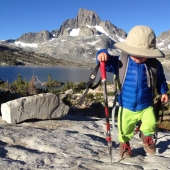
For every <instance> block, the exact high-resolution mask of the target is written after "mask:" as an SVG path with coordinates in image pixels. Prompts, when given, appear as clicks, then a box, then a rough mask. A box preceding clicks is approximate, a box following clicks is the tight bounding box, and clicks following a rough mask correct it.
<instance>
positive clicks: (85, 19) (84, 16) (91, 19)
mask: <svg viewBox="0 0 170 170" xmlns="http://www.w3.org/2000/svg"><path fill="white" fill-rule="evenodd" d="M76 21H77V27H83V26H86V25H90V26H95V25H99V23H100V22H101V20H100V18H99V17H98V15H97V14H96V13H95V12H94V11H90V10H86V9H84V8H80V9H79V11H78V15H77V17H76Z"/></svg>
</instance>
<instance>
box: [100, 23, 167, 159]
mask: <svg viewBox="0 0 170 170" xmlns="http://www.w3.org/2000/svg"><path fill="white" fill-rule="evenodd" d="M114 46H115V47H116V48H118V49H120V50H121V51H122V52H123V53H126V54H127V55H128V62H127V63H128V64H127V70H126V75H125V78H124V83H123V86H122V89H121V91H120V94H119V95H118V102H119V113H118V140H119V142H120V145H119V150H120V156H121V157H122V158H129V157H131V155H132V151H131V148H130V142H129V141H130V139H131V138H132V137H133V135H134V128H135V125H136V123H137V122H138V121H139V120H141V122H142V124H141V126H140V131H141V134H140V138H141V140H142V141H143V148H144V150H145V152H147V153H149V154H155V152H156V146H155V143H154V141H153V139H152V135H153V134H154V133H155V129H156V118H155V114H154V109H153V98H154V94H153V91H152V87H151V86H149V83H148V82H149V80H148V77H147V74H148V70H149V62H150V61H152V60H150V59H151V58H162V57H164V54H163V53H162V52H161V51H160V50H158V49H157V48H156V36H155V33H154V31H153V30H152V29H151V28H150V27H148V26H142V25H139V26H135V27H134V28H132V29H131V30H130V32H129V34H128V36H127V39H126V42H119V43H116V44H115V45H114ZM122 57H123V56H122ZM155 60H156V59H155ZM100 61H103V62H106V71H108V72H112V73H114V74H116V75H117V74H118V73H117V72H118V61H119V57H118V56H114V57H113V56H111V55H109V53H108V51H107V50H106V49H101V50H99V51H98V52H97V62H100ZM157 65H158V66H157V69H158V70H157V83H156V89H157V92H158V93H159V94H160V95H161V101H162V102H167V101H168V95H167V94H166V93H167V92H168V86H167V83H166V79H165V75H164V71H163V67H162V65H161V63H160V62H159V61H158V60H157Z"/></svg>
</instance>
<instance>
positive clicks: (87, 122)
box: [0, 108, 170, 170]
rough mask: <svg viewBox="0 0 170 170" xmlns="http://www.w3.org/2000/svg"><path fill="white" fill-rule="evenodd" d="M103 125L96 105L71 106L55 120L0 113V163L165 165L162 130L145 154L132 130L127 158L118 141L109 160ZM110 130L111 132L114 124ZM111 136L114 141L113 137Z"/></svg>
mask: <svg viewBox="0 0 170 170" xmlns="http://www.w3.org/2000/svg"><path fill="white" fill-rule="evenodd" d="M96 115H98V116H96ZM105 128H106V127H105V116H104V113H103V109H102V108H99V109H98V110H94V109H82V110H81V109H74V108H72V109H70V111H69V114H68V115H67V116H65V117H63V118H62V119H60V120H45V121H40V120H39V121H38V120H37V121H36V120H30V121H27V122H23V123H20V124H15V125H11V124H7V123H6V122H4V121H2V120H1V118H0V140H1V141H0V167H1V168H0V169H2V170H6V169H8V170H14V169H15V170H19V169H20V170H34V169H41V170H48V169H56V170H59V169H60V170H64V169H65V170H68V169H70V170H94V169H95V170H104V169H106V170H113V169H116V170H119V169H120V170H122V169H129V170H131V169H132V170H133V169H160V170H166V169H170V134H169V133H168V132H159V133H158V142H157V152H156V154H155V155H146V154H145V152H144V150H143V148H142V142H141V140H140V139H139V137H138V135H135V136H134V138H133V140H132V141H131V147H132V150H133V158H131V159H130V158H129V159H121V158H120V157H119V150H118V143H117V142H116V143H114V144H113V148H112V149H113V150H112V157H113V162H112V164H111V163H110V157H109V154H108V151H107V142H106V140H105V135H104V133H105ZM113 133H114V136H115V134H116V135H117V128H116V129H115V131H114V132H113ZM113 140H114V141H117V140H116V139H115V137H114V139H113Z"/></svg>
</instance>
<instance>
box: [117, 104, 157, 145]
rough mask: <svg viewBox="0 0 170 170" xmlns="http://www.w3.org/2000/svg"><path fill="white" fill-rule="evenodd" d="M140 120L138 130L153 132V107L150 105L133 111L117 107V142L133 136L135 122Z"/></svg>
mask: <svg viewBox="0 0 170 170" xmlns="http://www.w3.org/2000/svg"><path fill="white" fill-rule="evenodd" d="M139 120H141V121H142V124H141V127H140V130H141V131H142V132H143V133H144V134H145V135H150V134H154V132H155V128H156V118H155V114H154V110H153V107H152V106H150V107H148V108H146V109H144V110H141V111H137V112H133V111H131V110H128V109H125V108H122V107H119V114H118V140H119V142H123V143H124V142H128V141H129V140H130V139H131V138H132V137H133V136H134V129H135V126H136V123H137V122H138V121H139Z"/></svg>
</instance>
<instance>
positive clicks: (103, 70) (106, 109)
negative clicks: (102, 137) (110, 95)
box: [100, 62, 112, 164]
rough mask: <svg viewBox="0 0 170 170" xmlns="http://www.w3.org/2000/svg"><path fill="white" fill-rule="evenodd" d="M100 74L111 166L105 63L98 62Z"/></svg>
mask: <svg viewBox="0 0 170 170" xmlns="http://www.w3.org/2000/svg"><path fill="white" fill-rule="evenodd" d="M100 72H101V79H102V85H103V96H104V104H105V107H104V109H105V115H106V141H107V142H108V151H109V155H110V163H111V164H112V139H111V133H110V123H109V108H108V99H107V88H106V70H105V62H100Z"/></svg>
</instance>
